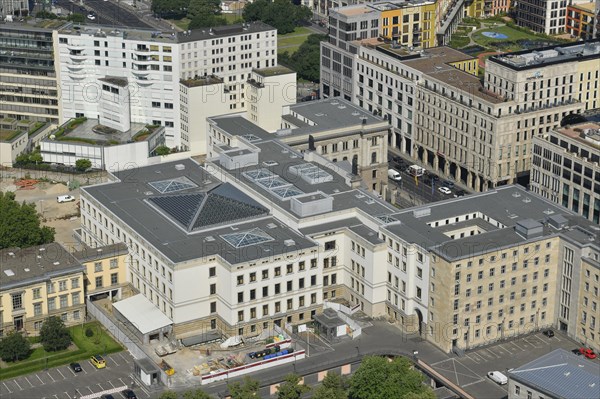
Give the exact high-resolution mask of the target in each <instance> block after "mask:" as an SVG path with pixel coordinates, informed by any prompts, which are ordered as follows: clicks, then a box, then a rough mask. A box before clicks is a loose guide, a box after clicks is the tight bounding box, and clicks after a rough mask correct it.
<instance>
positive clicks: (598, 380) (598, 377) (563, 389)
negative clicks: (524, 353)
mask: <svg viewBox="0 0 600 399" xmlns="http://www.w3.org/2000/svg"><path fill="white" fill-rule="evenodd" d="M508 376H509V378H511V379H513V380H515V381H518V382H521V383H523V384H525V385H527V386H529V387H531V388H534V389H536V390H537V391H540V392H543V393H545V394H546V395H549V396H550V397H553V398H564V399H583V398H600V365H599V364H598V363H597V362H596V361H590V360H588V359H585V358H584V357H583V356H577V355H575V354H573V353H571V352H568V351H566V350H564V349H556V350H554V351H552V352H550V353H547V354H545V355H544V356H542V357H539V358H537V359H535V360H534V361H531V362H529V363H527V364H524V365H523V366H521V367H518V368H516V369H514V370H512V371H509V373H508Z"/></svg>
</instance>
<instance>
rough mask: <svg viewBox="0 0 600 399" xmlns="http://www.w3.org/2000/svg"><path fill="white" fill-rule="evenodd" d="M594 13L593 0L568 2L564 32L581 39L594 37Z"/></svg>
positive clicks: (594, 5) (594, 4)
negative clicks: (591, 0) (588, 1)
mask: <svg viewBox="0 0 600 399" xmlns="http://www.w3.org/2000/svg"><path fill="white" fill-rule="evenodd" d="M596 14H597V11H596V3H594V2H590V3H580V4H569V5H568V6H567V20H566V26H565V33H568V34H570V35H571V36H573V37H577V38H581V39H582V40H591V39H595V38H596V37H595V36H594V26H595V25H596Z"/></svg>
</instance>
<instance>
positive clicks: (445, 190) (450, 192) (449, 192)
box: [438, 187, 452, 195]
mask: <svg viewBox="0 0 600 399" xmlns="http://www.w3.org/2000/svg"><path fill="white" fill-rule="evenodd" d="M438 191H439V192H440V193H442V194H446V195H448V194H452V191H450V189H449V188H448V187H440V188H438Z"/></svg>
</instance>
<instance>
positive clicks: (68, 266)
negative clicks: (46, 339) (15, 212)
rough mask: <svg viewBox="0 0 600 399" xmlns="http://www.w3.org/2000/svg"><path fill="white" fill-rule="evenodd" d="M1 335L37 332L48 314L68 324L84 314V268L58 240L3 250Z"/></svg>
mask: <svg viewBox="0 0 600 399" xmlns="http://www.w3.org/2000/svg"><path fill="white" fill-rule="evenodd" d="M0 270H1V272H0V336H1V335H3V334H6V333H7V332H9V331H11V330H15V329H16V330H18V331H25V332H26V333H27V334H28V335H37V334H38V333H39V330H40V328H41V326H42V323H43V321H44V320H45V319H46V318H48V317H49V316H58V317H60V318H61V319H62V320H63V321H64V322H65V324H66V325H72V324H77V323H80V322H81V320H82V319H83V317H84V316H85V304H84V284H83V281H84V276H83V271H84V268H83V266H82V265H81V263H79V261H78V260H77V259H75V257H73V255H71V254H69V252H67V250H66V249H65V248H63V247H62V246H61V245H60V244H58V243H52V244H46V245H40V246H35V247H31V248H26V249H19V248H16V249H4V250H2V251H0Z"/></svg>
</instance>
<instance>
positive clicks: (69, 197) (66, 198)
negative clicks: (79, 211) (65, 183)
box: [56, 195, 75, 204]
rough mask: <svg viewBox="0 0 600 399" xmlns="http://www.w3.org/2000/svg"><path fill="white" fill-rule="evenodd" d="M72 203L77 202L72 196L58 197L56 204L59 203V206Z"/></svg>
mask: <svg viewBox="0 0 600 399" xmlns="http://www.w3.org/2000/svg"><path fill="white" fill-rule="evenodd" d="M72 201H75V197H73V196H72V195H59V196H58V197H56V202H58V203H59V204H62V203H63V202H72Z"/></svg>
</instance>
